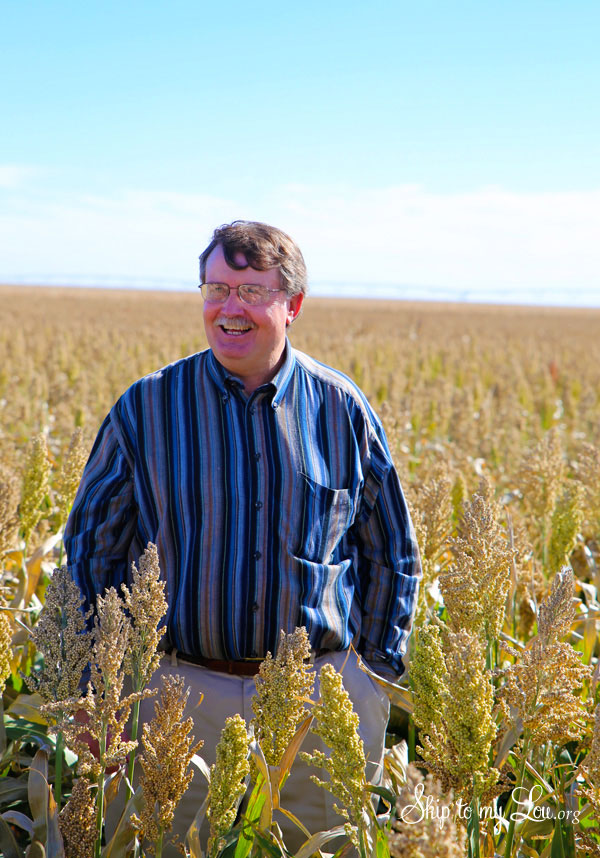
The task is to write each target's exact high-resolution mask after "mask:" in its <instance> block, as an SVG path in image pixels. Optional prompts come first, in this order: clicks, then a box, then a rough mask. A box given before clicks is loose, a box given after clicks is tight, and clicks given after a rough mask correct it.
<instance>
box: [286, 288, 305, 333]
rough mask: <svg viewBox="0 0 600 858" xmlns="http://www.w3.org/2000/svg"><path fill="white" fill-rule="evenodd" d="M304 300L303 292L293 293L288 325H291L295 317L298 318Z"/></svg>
mask: <svg viewBox="0 0 600 858" xmlns="http://www.w3.org/2000/svg"><path fill="white" fill-rule="evenodd" d="M303 301H304V295H303V294H302V292H299V293H298V294H297V295H292V297H291V298H290V299H289V305H288V314H287V319H286V326H289V325H291V324H292V322H293V321H294V319H296V318H297V316H298V313H299V312H300V309H301V307H302V302H303Z"/></svg>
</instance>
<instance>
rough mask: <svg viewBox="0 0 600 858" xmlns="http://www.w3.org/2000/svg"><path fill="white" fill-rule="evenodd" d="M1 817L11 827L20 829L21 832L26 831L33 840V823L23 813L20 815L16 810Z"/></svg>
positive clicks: (8, 811) (9, 811)
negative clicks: (15, 826)
mask: <svg viewBox="0 0 600 858" xmlns="http://www.w3.org/2000/svg"><path fill="white" fill-rule="evenodd" d="M2 817H3V819H5V820H6V821H7V822H10V823H11V824H12V825H17V826H18V827H19V828H22V829H23V831H26V832H27V834H28V835H29V836H30V837H31V838H33V822H32V821H31V820H30V819H29V817H28V816H25V814H24V813H20V812H19V811H18V810H7V811H6V813H3V814H2Z"/></svg>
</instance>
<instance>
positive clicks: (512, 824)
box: [504, 733, 530, 858]
mask: <svg viewBox="0 0 600 858" xmlns="http://www.w3.org/2000/svg"><path fill="white" fill-rule="evenodd" d="M529 738H530V734H529V733H526V734H525V735H524V736H523V750H522V752H521V754H522V757H521V768H520V769H519V777H518V779H517V783H516V784H515V786H514V787H513V789H512V791H511V794H510V798H509V799H508V802H507V803H506V810H505V814H506V816H507V817H508V819H509V826H508V834H507V835H506V848H505V850H504V858H510V856H511V853H512V844H513V839H514V836H515V823H516V818H515V814H514V813H511V811H512V806H513V794H514V791H515V790H516V789H518V790H520V789H521V787H522V786H523V779H524V777H525V766H526V764H527V754H528V752H529Z"/></svg>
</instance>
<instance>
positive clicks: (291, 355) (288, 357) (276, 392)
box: [207, 337, 296, 409]
mask: <svg viewBox="0 0 600 858" xmlns="http://www.w3.org/2000/svg"><path fill="white" fill-rule="evenodd" d="M283 354H284V361H283V363H282V365H281V367H280V368H279V370H278V371H277V373H276V374H275V375H274V376H273V378H272V379H271V381H270V382H267V384H263V385H261V387H263V388H271V389H272V390H273V398H272V400H271V404H272V406H273V408H275V409H277V408H279V404H280V403H281V400H282V399H283V396H284V394H285V391H286V389H287V386H288V384H289V383H290V379H291V377H292V374H293V372H294V367H295V365H296V355H295V352H294V349H293V348H292V346H291V344H290V341H289V340H288V338H287V337H286V338H285V346H284V350H283ZM207 362H208V364H207V365H208V372H209V374H210V376H211V378H212V380H213V381H214V382H215V384H216V385H217V387H218V388H219V389H220V390H222V391H223V392H225V391H226V390H227V388H228V387H231V385H237V386H238V387H243V382H242V380H241V379H240V378H238V376H237V375H234V374H233V373H231V372H229V370H227V369H225V367H224V366H223V364H222V363H219V361H218V360H217V359H216V357H215V356H214V353H213V351H212V349H208V356H207ZM259 390H260V388H259Z"/></svg>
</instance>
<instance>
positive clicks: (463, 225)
mask: <svg viewBox="0 0 600 858" xmlns="http://www.w3.org/2000/svg"><path fill="white" fill-rule="evenodd" d="M0 10H1V12H2V20H3V26H2V30H1V33H0V75H1V80H2V83H1V84H0V86H1V91H2V125H3V129H2V134H1V135H0V230H1V232H2V233H3V234H4V236H5V241H2V244H3V247H2V249H0V281H2V280H4V281H6V280H13V281H14V280H17V281H19V280H26V279H29V280H32V279H33V280H37V281H39V282H43V281H47V282H58V281H61V280H62V281H68V282H81V283H89V282H105V283H109V282H112V283H115V282H118V281H119V280H120V281H122V282H124V283H128V282H131V283H133V282H134V281H136V282H140V283H141V282H147V283H150V282H151V281H152V283H162V284H164V285H177V286H180V287H183V288H185V286H186V285H188V284H189V285H190V287H191V286H193V284H194V281H195V278H196V276H197V275H196V260H197V256H198V253H199V252H200V250H201V249H202V248H203V246H204V245H205V244H206V243H207V241H208V239H209V237H210V232H211V230H212V228H213V227H214V226H215V225H217V224H219V223H221V222H224V221H228V220H232V219H234V218H236V217H244V218H251V219H259V220H267V221H270V222H273V223H275V224H277V225H278V226H281V227H282V228H284V229H286V230H287V231H288V232H290V234H291V235H293V236H294V238H296V239H297V241H298V242H299V244H300V246H301V247H302V249H303V251H304V254H305V256H306V259H307V263H308V267H309V272H310V275H311V280H312V282H313V283H314V284H315V291H317V288H318V286H319V285H322V284H329V285H330V287H332V288H335V289H337V288H338V284H340V285H339V288H342V287H343V286H347V287H348V289H349V290H350V291H356V290H358V291H360V284H366V283H377V284H387V288H388V290H392V292H394V290H395V294H398V296H399V297H402V295H409V293H410V296H411V297H414V296H416V295H417V294H419V290H421V291H422V292H423V294H424V295H425V293H426V292H427V290H430V291H431V290H433V291H434V292H435V293H436V297H443V296H444V295H447V296H448V297H451V298H452V297H456V296H466V297H472V296H476V295H477V294H479V293H481V294H484V293H485V294H486V295H489V296H491V297H494V296H497V298H498V299H499V300H501V299H502V298H503V297H504V298H506V296H511V295H516V296H519V295H524V294H527V295H529V296H534V298H535V300H537V301H539V302H542V303H543V302H545V301H548V302H552V301H554V300H559V302H560V298H557V297H556V296H560V295H561V294H563V293H564V294H565V295H570V296H571V298H572V300H573V301H575V302H576V300H577V299H576V298H574V297H573V296H574V295H580V296H581V295H583V296H584V298H583V300H584V302H587V303H590V302H591V303H600V277H599V274H598V272H599V271H600V241H598V236H599V235H600V214H599V212H600V143H599V141H600V110H599V104H598V101H599V99H598V91H599V85H600V52H599V51H598V44H599V39H600V4H599V3H598V2H596V0H588V2H578V0H573V2H551V0H550V2H538V0H532V1H531V2H527V0H521V2H512V0H503V2H500V0H496V2H488V0H479V2H461V0H456V2H452V3H451V2H433V1H432V0H422V2H420V3H418V4H417V3H414V2H411V3H408V2H403V0H400V2H398V0H397V2H393V3H392V2H377V0H375V2H372V3H369V4H367V3H366V2H361V3H356V2H354V3H353V2H348V0H346V2H344V3H342V2H337V0H336V2H326V0H324V1H323V2H320V3H318V2H313V0H303V2H301V3H285V4H284V3H280V4H275V3H272V2H255V3H248V2H245V3H240V2H238V0H232V2H229V3H227V4H220V5H217V4H215V3H213V4H207V3H201V2H190V0H171V2H152V0H149V2H144V3H141V2H129V3H123V2H119V3H117V2H113V0H103V2H88V3H85V4H84V3H81V2H80V0H79V2H77V3H75V2H64V0H55V2H52V0H45V2H40V0H32V2H16V0H13V2H4V0H2V2H0ZM332 284H333V285H332ZM411 289H412V290H413V292H412V293H411ZM413 293H414V294H413ZM594 296H597V299H596V300H593V299H594Z"/></svg>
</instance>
